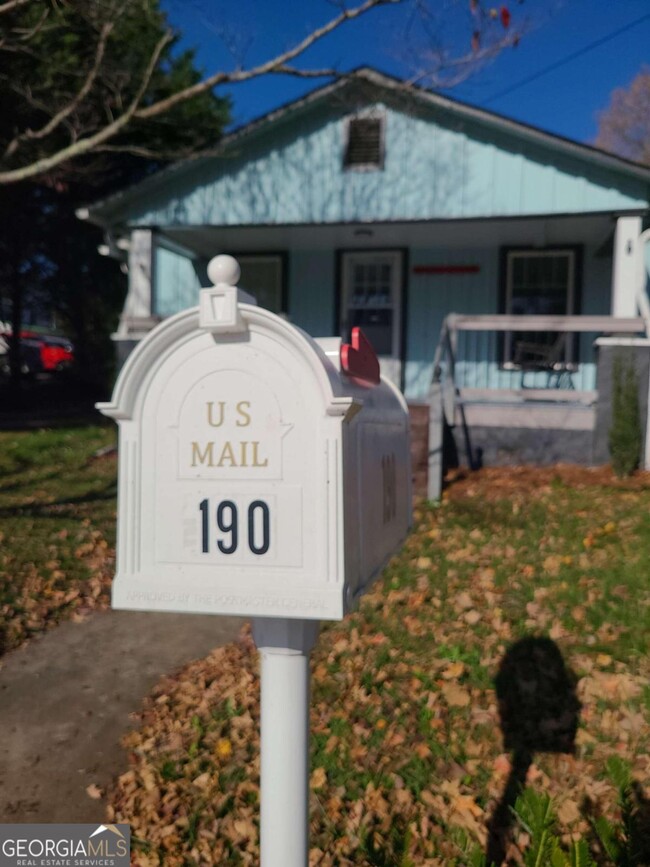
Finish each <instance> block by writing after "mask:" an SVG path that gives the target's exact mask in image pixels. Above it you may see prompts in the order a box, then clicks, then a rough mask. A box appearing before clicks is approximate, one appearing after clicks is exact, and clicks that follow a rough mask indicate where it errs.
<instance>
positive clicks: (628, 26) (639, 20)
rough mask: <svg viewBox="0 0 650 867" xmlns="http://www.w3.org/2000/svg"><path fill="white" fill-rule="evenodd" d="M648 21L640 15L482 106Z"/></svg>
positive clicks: (533, 74) (523, 79)
mask: <svg viewBox="0 0 650 867" xmlns="http://www.w3.org/2000/svg"><path fill="white" fill-rule="evenodd" d="M648 19H650V13H648V14H646V15H642V16H641V17H640V18H637V19H636V20H635V21H631V22H630V23H629V24H626V25H625V26H624V27H620V28H619V29H618V30H614V31H613V32H612V33H609V34H608V35H607V36H603V37H601V38H600V39H596V41H595V42H591V43H589V45H585V47H584V48H580V49H578V51H574V52H573V54H569V55H568V56H567V57H563V58H562V60H557V61H556V62H555V63H551V64H550V65H549V66H546V67H544V69H540V70H539V72H534V73H532V75H528V76H526V78H522V79H521V81H518V82H517V83H516V84H513V85H511V86H510V87H506V88H505V89H504V90H501V91H499V92H498V93H495V94H494V95H493V96H491V97H489V99H486V100H483V105H489V103H491V102H494V101H495V100H497V99H501V97H502V96H506V95H507V94H509V93H512V92H513V91H515V90H519V88H520V87H523V86H524V85H525V84H530V82H531V81H537V79H538V78H541V77H542V76H543V75H547V74H548V73H549V72H553V71H554V70H556V69H559V68H560V67H561V66H566V64H567V63H571V61H573V60H575V59H576V58H577V57H582V55H583V54H586V53H587V52H588V51H593V49H594V48H598V47H599V46H600V45H604V44H605V43H606V42H610V41H611V40H612V39H616V37H617V36H620V35H621V33H625V32H626V31H627V30H631V29H632V28H633V27H636V26H637V25H638V24H641V23H643V22H644V21H647V20H648Z"/></svg>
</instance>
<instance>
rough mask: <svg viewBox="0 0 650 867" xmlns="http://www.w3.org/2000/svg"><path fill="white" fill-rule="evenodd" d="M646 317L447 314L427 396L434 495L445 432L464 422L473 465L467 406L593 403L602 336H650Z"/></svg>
mask: <svg viewBox="0 0 650 867" xmlns="http://www.w3.org/2000/svg"><path fill="white" fill-rule="evenodd" d="M648 326H649V323H648V322H646V320H645V319H643V318H641V317H629V318H621V317H613V316H517V315H503V314H494V315H471V314H470V315H466V314H457V313H450V314H449V315H448V316H447V317H446V318H445V320H444V322H443V325H442V328H441V331H440V338H439V340H438V344H437V346H436V350H435V354H434V359H433V377H432V384H431V389H430V395H429V407H430V423H429V497H430V498H431V499H437V497H438V496H439V495H440V486H441V480H442V471H443V468H442V444H443V428H444V424H445V423H446V424H447V425H449V426H450V427H453V426H454V425H455V424H456V423H458V424H460V426H461V428H462V432H463V440H464V443H465V452H466V457H467V463H468V465H469V466H470V467H471V468H473V469H475V468H477V466H478V465H479V463H480V457H479V456H478V455H477V454H476V453H475V451H474V450H473V448H472V443H471V437H470V432H469V427H468V424H467V417H466V413H465V407H466V405H468V404H469V403H488V404H489V403H491V404H495V403H502V402H513V401H519V402H521V401H526V402H528V401H538V402H540V401H542V402H545V403H548V402H552V403H559V402H562V403H565V404H566V403H574V404H580V403H581V404H583V405H584V404H590V403H593V402H594V401H595V398H596V396H597V391H596V387H597V382H596V359H595V352H594V351H593V344H594V341H595V339H596V338H597V337H598V336H601V335H605V334H609V335H611V334H616V335H628V336H632V335H640V336H645V335H646V334H647V333H648Z"/></svg>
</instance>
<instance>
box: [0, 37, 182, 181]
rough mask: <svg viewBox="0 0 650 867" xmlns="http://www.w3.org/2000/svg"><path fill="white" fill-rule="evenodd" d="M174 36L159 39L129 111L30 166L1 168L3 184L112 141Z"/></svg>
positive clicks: (50, 167) (0, 179) (45, 170)
mask: <svg viewBox="0 0 650 867" xmlns="http://www.w3.org/2000/svg"><path fill="white" fill-rule="evenodd" d="M172 39H173V34H172V33H171V32H170V31H168V32H167V33H165V35H164V36H163V37H162V39H160V40H159V41H158V44H157V45H156V47H155V49H154V51H153V52H152V55H151V58H150V60H149V63H148V65H147V69H146V70H145V73H144V75H143V77H142V81H141V83H140V87H139V88H138V91H137V93H136V95H135V97H134V98H133V100H132V101H131V104H130V105H129V107H128V108H127V109H126V111H125V112H124V113H123V114H121V115H120V116H119V117H118V118H117V119H116V120H114V121H113V123H110V124H108V125H107V126H105V127H103V129H100V130H99V131H98V132H97V133H95V134H94V135H90V136H87V137H86V138H82V139H80V140H79V141H76V142H73V143H72V144H70V145H68V146H67V147H64V148H61V150H59V151H57V153H54V154H50V156H47V157H42V158H41V159H38V160H35V161H34V162H33V163H31V164H30V165H27V166H23V167H22V168H19V169H10V170H9V171H6V172H0V184H7V183H16V182H18V181H25V180H28V179H29V178H33V177H36V176H37V175H40V174H44V173H46V172H49V171H51V170H52V169H54V168H56V167H57V166H60V165H61V164H62V163H64V162H67V161H68V160H71V159H75V158H76V157H80V156H83V155H84V154H87V153H90V152H91V151H93V150H95V149H96V148H97V147H98V146H99V145H101V144H103V143H104V142H106V141H108V140H109V139H111V138H114V137H115V136H116V135H118V133H120V132H122V130H123V129H124V128H125V127H126V126H127V125H128V124H129V122H130V121H131V120H132V119H133V117H134V115H135V112H136V109H137V107H138V105H139V104H140V101H141V99H142V97H143V96H144V94H145V93H146V91H147V87H148V86H149V83H150V81H151V77H152V75H153V73H154V70H155V68H156V65H157V63H158V60H159V58H160V55H161V53H162V51H163V50H164V48H165V46H166V45H168V44H169V43H170V42H171V41H172Z"/></svg>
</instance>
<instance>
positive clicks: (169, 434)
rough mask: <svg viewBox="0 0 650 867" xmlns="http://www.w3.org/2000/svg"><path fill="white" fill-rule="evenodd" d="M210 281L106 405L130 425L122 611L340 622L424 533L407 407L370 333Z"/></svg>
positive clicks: (124, 445) (152, 342)
mask: <svg viewBox="0 0 650 867" xmlns="http://www.w3.org/2000/svg"><path fill="white" fill-rule="evenodd" d="M209 273H210V279H211V280H213V282H214V283H216V285H215V286H213V287H211V288H208V289H203V290H201V297H200V304H199V307H198V308H193V309H190V310H186V311H183V312H182V313H179V314H177V315H176V316H173V317H171V318H170V319H167V320H165V321H164V322H163V323H161V324H160V325H159V326H157V327H156V328H155V329H154V330H153V331H152V332H151V333H150V334H149V335H148V336H147V337H146V338H145V339H144V340H143V341H142V342H141V343H140V344H139V345H138V347H137V348H136V349H135V351H134V352H133V353H132V355H131V356H130V357H129V359H128V360H127V363H126V364H125V366H124V368H123V369H122V372H121V373H120V376H119V378H118V380H117V383H116V385H115V390H114V394H113V399H112V401H111V402H110V403H104V404H99V405H98V406H99V408H100V409H101V410H102V412H103V413H104V414H106V415H108V416H111V417H112V418H114V419H116V420H117V421H118V423H119V485H118V537H117V574H116V577H115V582H114V588H113V606H114V607H116V608H126V609H142V610H159V611H188V612H198V613H213V614H240V615H248V616H252V617H281V618H282V617H291V618H302V619H314V620H322V619H325V620H328V619H329V620H333V619H339V618H341V617H343V615H344V614H345V612H346V611H347V610H349V609H350V608H351V607H352V606H353V605H354V604H355V601H356V599H357V597H358V596H359V595H360V594H361V593H362V592H363V591H364V589H365V588H366V587H367V585H368V584H369V582H370V581H371V580H372V579H373V578H374V577H375V576H376V575H377V573H378V572H379V571H380V570H381V568H382V566H383V565H384V564H385V563H386V561H387V560H388V558H389V557H390V555H391V554H392V553H393V552H394V551H395V550H396V549H397V548H398V546H399V545H400V544H401V542H402V541H403V539H404V538H405V536H406V533H407V530H408V527H409V525H410V517H411V490H410V458H409V424H408V411H407V407H406V404H405V401H404V398H403V397H402V395H401V394H400V392H399V391H398V390H397V389H396V388H395V387H394V386H393V385H392V384H391V383H389V382H387V381H386V380H381V381H378V380H379V377H378V366H377V362H376V358H375V357H374V354H373V353H372V351H371V350H370V351H368V349H367V347H366V346H364V340H363V337H362V335H360V334H355V336H354V340H353V344H354V345H353V346H344V347H341V341H340V340H338V339H334V338H328V339H326V340H321V341H318V340H314V339H312V338H311V337H309V336H308V335H307V334H305V333H304V332H303V331H301V330H300V329H298V328H296V327H295V326H293V325H291V324H289V323H288V322H286V321H285V320H284V319H282V318H281V317H279V316H276V315H274V314H273V313H270V312H269V311H267V310H263V309H261V308H259V307H257V306H255V305H254V303H242V302H243V301H246V300H247V301H249V302H250V301H252V300H253V299H251V298H250V297H249V296H245V293H242V292H241V291H240V290H238V289H237V288H236V286H235V284H236V282H237V280H238V277H239V268H238V266H237V264H236V262H235V261H234V260H233V259H231V258H230V257H225V256H220V257H217V258H216V259H214V260H213V261H212V263H211V265H210V269H209ZM373 380H375V381H376V384H375V382H373Z"/></svg>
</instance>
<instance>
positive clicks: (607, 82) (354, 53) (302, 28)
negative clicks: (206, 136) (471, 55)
mask: <svg viewBox="0 0 650 867" xmlns="http://www.w3.org/2000/svg"><path fill="white" fill-rule="evenodd" d="M430 2H431V6H432V8H435V9H439V10H440V9H446V10H447V11H446V12H445V13H444V14H443V15H441V17H440V19H439V21H438V22H437V25H440V27H441V28H442V31H440V27H438V26H437V28H436V33H440V32H442V36H441V39H442V41H443V42H444V44H445V45H448V46H456V47H458V48H461V49H464V48H465V46H468V45H469V40H470V37H471V31H472V20H471V16H470V13H469V0H458V2H454V0H430ZM350 5H354V3H353V0H351V3H350ZM487 5H488V4H487V3H486V2H485V0H484V6H487ZM494 5H495V6H496V7H497V8H498V7H500V5H501V0H500V2H497V3H495V4H494ZM508 6H509V8H510V9H511V11H512V15H513V22H520V23H522V24H525V27H526V28H527V31H528V32H526V33H525V34H524V37H523V39H522V41H521V43H520V45H519V46H518V47H517V48H514V49H512V48H511V49H507V50H506V51H504V52H502V53H501V54H500V55H499V57H498V58H497V59H496V60H495V61H494V62H493V63H491V64H490V65H488V66H486V67H484V68H482V69H481V70H479V71H478V72H477V73H476V74H475V75H473V76H472V77H471V78H470V79H468V80H467V81H465V82H463V83H462V84H459V85H457V86H455V87H454V88H453V89H451V90H448V91H445V92H446V93H447V94H448V95H449V96H452V97H455V98H458V99H461V100H463V101H465V102H469V103H472V104H474V105H477V106H481V107H484V108H487V109H489V110H491V111H495V112H497V113H499V114H503V115H506V116H508V117H512V118H515V119H517V120H521V121H524V122H526V123H529V124H532V125H534V126H538V127H541V128H542V129H546V130H548V131H550V132H553V133H557V134H559V135H563V136H566V137H568V138H572V139H575V140H577V141H583V142H591V141H592V140H593V138H594V136H595V135H596V129H597V113H598V111H600V110H602V109H604V108H605V107H606V106H607V104H608V102H609V98H610V94H611V92H612V90H613V89H614V88H616V87H621V86H625V85H627V84H628V83H629V82H630V81H631V80H632V78H633V77H634V75H635V74H636V73H637V72H638V70H639V69H640V68H641V66H642V65H643V64H650V4H649V3H648V0H524V2H519V0H508ZM163 7H164V8H165V9H166V11H167V13H168V16H169V20H170V22H171V23H172V24H173V25H174V26H175V27H177V28H179V29H180V30H181V31H182V33H183V44H184V45H187V46H194V47H195V48H196V49H197V60H198V63H199V64H200V65H201V66H202V67H203V68H204V69H205V71H206V72H209V71H214V70H216V69H223V68H229V69H230V68H233V67H234V66H235V65H237V64H243V65H246V66H249V65H251V64H254V63H259V62H261V61H263V60H266V59H268V58H269V57H271V56H272V55H273V54H275V53H277V52H279V51H281V50H283V49H285V48H287V47H289V46H290V45H291V44H293V43H294V42H295V41H298V40H300V39H301V38H303V37H304V36H305V35H306V34H307V33H308V32H309V31H310V30H311V29H313V28H314V27H315V26H319V25H321V24H322V23H324V22H325V21H326V20H328V19H329V18H331V17H332V16H333V14H335V13H336V7H335V6H334V5H333V4H332V3H329V2H326V0H163ZM488 8H489V7H488ZM409 9H410V7H409V5H408V4H405V5H404V6H400V7H384V8H382V9H379V10H375V11H374V12H372V13H371V14H369V15H368V16H367V17H365V18H364V19H363V20H362V21H359V22H354V23H353V24H352V25H350V26H346V27H344V28H342V29H341V30H339V31H338V32H337V33H336V34H333V35H331V36H329V37H327V38H326V39H325V40H324V41H323V42H322V43H320V44H319V45H318V47H315V48H312V49H311V50H310V52H309V53H308V54H307V55H306V57H305V61H307V62H308V63H309V64H310V65H312V66H331V65H336V67H337V68H339V69H343V70H346V69H352V68H354V67H356V66H361V65H370V66H375V67H377V68H378V69H380V70H382V71H384V72H387V73H390V74H393V75H397V76H403V77H409V76H411V75H412V74H413V72H414V69H418V68H420V63H419V62H418V58H419V57H420V54H419V47H418V42H419V40H420V39H421V38H422V28H421V27H420V26H419V25H418V24H417V22H414V21H413V19H412V18H410V17H409ZM642 18H643V19H644V20H642V21H640V22H639V23H637V24H636V25H634V26H633V27H630V28H629V29H626V30H625V32H623V33H621V34H619V35H614V34H615V33H616V31H618V30H621V29H622V28H626V27H628V25H630V24H632V22H635V21H636V20H637V19H642ZM597 42H600V43H601V44H599V45H597V46H596V47H594V48H592V49H591V50H589V51H586V52H584V53H581V54H580V56H579V57H577V58H575V59H574V60H571V61H570V62H567V63H563V61H565V60H566V59H567V58H569V57H570V56H571V55H573V54H574V53H579V52H582V51H583V49H585V48H587V47H588V46H589V45H591V44H592V43H597ZM555 64H562V65H560V66H558V68H557V69H555V70H553V71H551V72H549V73H548V74H545V75H543V76H541V77H539V78H537V79H536V80H534V81H530V82H527V83H522V82H525V80H526V79H528V78H529V77H533V76H536V75H537V74H538V73H540V72H542V71H543V70H545V69H546V68H548V67H550V66H553V65H555ZM317 83H321V82H315V81H304V80H296V79H292V78H287V77H278V76H267V77H266V78H261V79H257V80H255V81H252V82H249V83H247V84H244V85H238V86H236V87H233V88H231V89H230V90H229V91H228V92H229V93H230V94H231V96H232V99H233V106H234V111H233V115H234V117H233V120H234V125H239V124H241V123H245V122H247V121H249V120H251V119H253V118H254V117H257V116H259V115H261V114H264V113H265V112H267V111H270V110H271V109H273V108H275V107H277V106H279V105H282V104H283V103H285V102H288V101H290V100H292V99H295V98H297V97H298V96H300V95H301V94H303V93H305V92H306V91H308V90H310V89H312V88H313V87H315V86H316V84H317ZM520 83H521V86H517V85H519V84H520ZM506 90H510V91H511V92H509V93H504V91H506Z"/></svg>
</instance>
